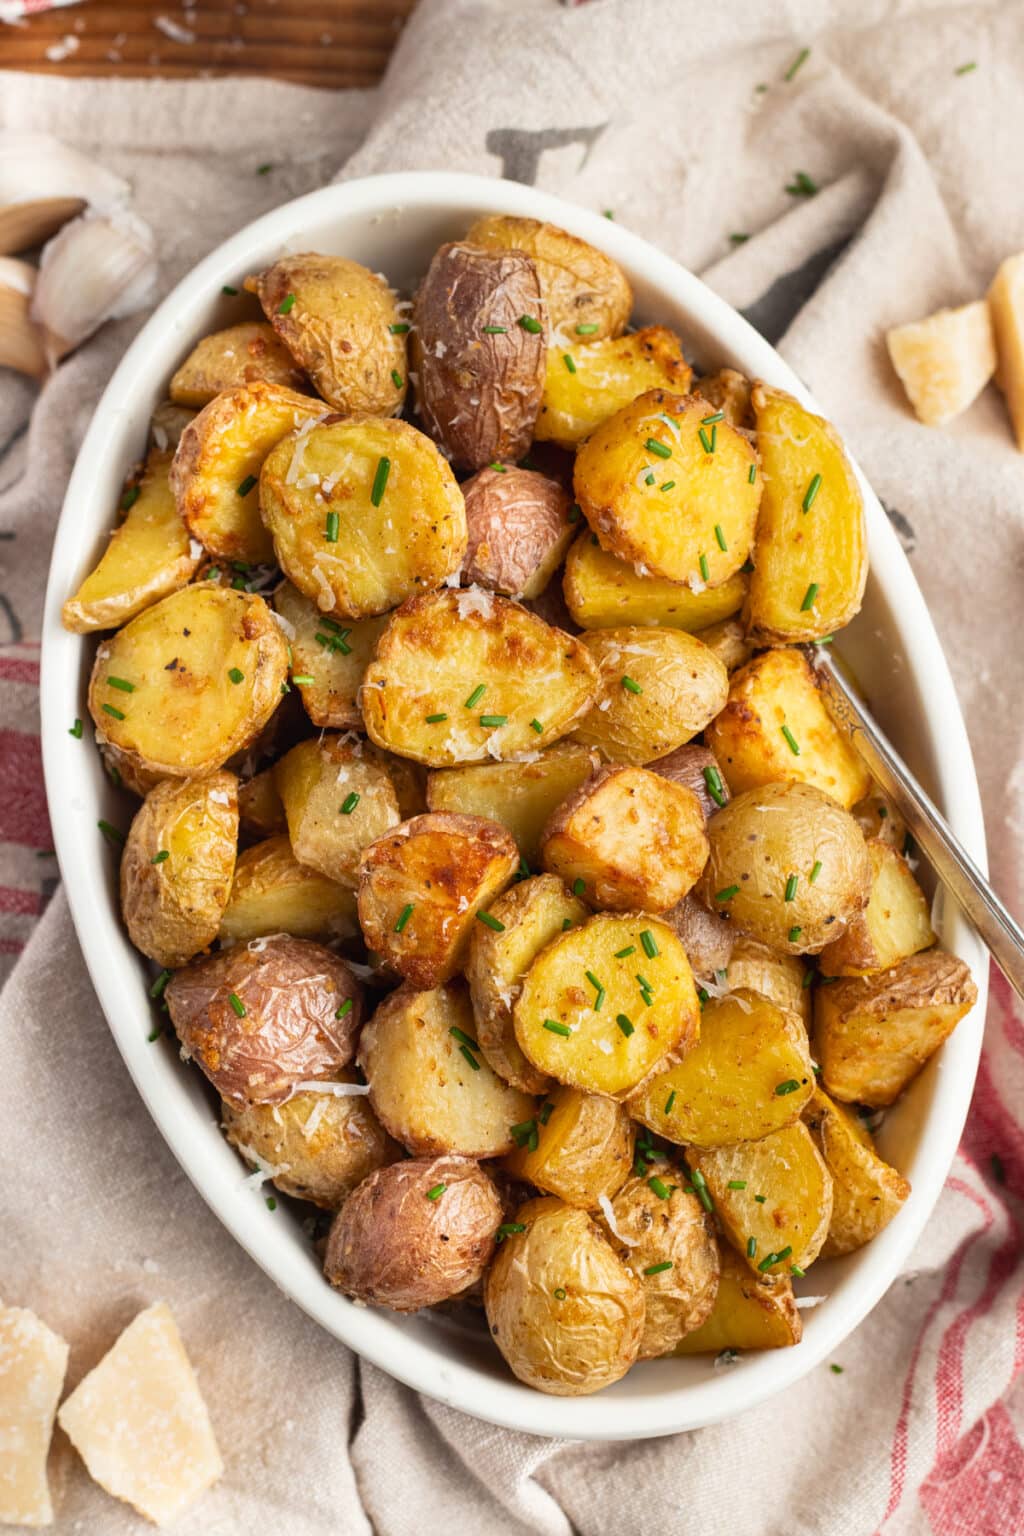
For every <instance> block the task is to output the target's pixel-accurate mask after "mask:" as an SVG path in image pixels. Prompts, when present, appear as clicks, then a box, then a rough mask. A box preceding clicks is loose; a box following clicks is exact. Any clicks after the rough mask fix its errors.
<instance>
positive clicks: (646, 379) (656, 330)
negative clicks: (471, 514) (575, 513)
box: [535, 325, 690, 448]
mask: <svg viewBox="0 0 1024 1536" xmlns="http://www.w3.org/2000/svg"><path fill="white" fill-rule="evenodd" d="M567 348H568V349H567ZM689 387H690V366H689V364H688V363H687V361H686V359H685V357H684V356H683V349H682V347H681V346H680V343H679V337H678V336H677V335H676V334H675V332H674V331H669V330H666V328H665V327H664V326H663V325H648V326H646V327H645V328H644V329H643V330H642V331H634V332H632V334H631V335H629V336H620V337H619V338H618V339H617V340H614V339H611V338H608V339H606V340H604V341H595V342H591V341H587V340H586V338H584V337H580V338H578V339H577V338H576V337H572V338H571V339H570V340H569V341H568V343H565V342H562V341H556V343H555V344H554V345H553V346H551V347H550V348H549V349H548V354H547V361H546V365H545V370H544V394H543V398H542V400H541V407H540V415H539V416H538V417H537V426H536V432H535V435H536V437H537V439H538V440H539V441H540V442H553V443H558V444H559V445H560V446H561V447H563V448H575V447H576V445H577V444H578V443H582V442H583V441H585V439H586V438H588V437H589V436H590V434H591V433H592V432H594V431H595V430H596V429H597V428H598V427H599V426H600V425H601V423H602V422H604V421H607V420H608V418H609V417H610V416H614V415H615V413H616V411H621V410H622V409H623V408H624V407H625V406H627V405H629V403H630V401H631V400H635V399H636V397H637V395H640V394H642V393H643V392H644V390H651V389H670V390H673V391H675V392H677V393H678V394H683V393H684V392H685V391H686V390H687V389H689Z"/></svg>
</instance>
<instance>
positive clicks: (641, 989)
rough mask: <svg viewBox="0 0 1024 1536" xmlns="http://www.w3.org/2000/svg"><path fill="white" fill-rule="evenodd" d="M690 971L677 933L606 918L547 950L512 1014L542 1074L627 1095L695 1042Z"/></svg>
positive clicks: (639, 919)
mask: <svg viewBox="0 0 1024 1536" xmlns="http://www.w3.org/2000/svg"><path fill="white" fill-rule="evenodd" d="M699 1016H700V1010H699V1006H698V1003H697V993H696V989H695V988H694V984H693V974H692V972H691V970H690V966H689V962H688V961H687V959H686V955H685V953H684V952H683V946H682V945H681V944H680V942H679V940H678V939H677V938H676V936H675V934H674V933H673V931H672V929H671V928H669V927H668V926H667V925H666V924H665V923H663V922H662V921H661V920H660V919H659V918H656V917H648V916H647V915H646V914H645V913H632V914H630V915H626V914H620V913H611V912H602V913H599V914H598V915H597V916H596V917H592V918H590V919H589V921H588V922H586V923H584V924H583V925H582V926H581V927H578V928H571V929H569V930H568V932H566V933H563V934H562V935H561V937H559V938H557V939H555V940H554V941H553V942H552V943H550V944H549V945H548V946H547V948H546V949H543V950H542V951H541V953H540V954H539V955H538V956H537V959H536V960H535V961H534V962H533V965H532V966H531V967H530V969H529V971H528V972H527V974H526V979H525V981H524V982H523V988H522V991H521V992H520V994H519V997H518V998H517V1000H516V1002H515V1005H514V1008H513V1019H514V1021H515V1031H516V1039H517V1040H518V1042H519V1045H520V1048H521V1049H522V1051H523V1054H524V1055H525V1056H526V1057H527V1059H528V1060H529V1061H532V1062H533V1065H534V1066H535V1067H536V1068H537V1069H538V1070H539V1071H541V1072H546V1073H547V1074H548V1075H549V1076H551V1077H554V1078H557V1079H558V1081H559V1082H560V1083H568V1084H569V1085H570V1086H571V1087H574V1088H581V1089H583V1090H584V1091H585V1092H587V1093H604V1094H608V1095H610V1096H611V1097H612V1098H625V1097H626V1095H627V1094H629V1093H630V1092H631V1090H632V1089H633V1088H635V1087H636V1086H637V1084H638V1083H639V1082H641V1080H642V1079H643V1078H645V1077H646V1076H647V1074H648V1073H649V1072H651V1071H653V1070H654V1068H655V1067H656V1066H657V1065H658V1063H659V1062H660V1061H661V1060H663V1059H664V1058H666V1057H668V1055H669V1054H670V1053H671V1052H673V1051H679V1052H681V1051H684V1050H686V1049H687V1048H688V1047H689V1046H691V1045H692V1044H693V1042H694V1041H695V1040H696V1038H697V1033H698V1029H699Z"/></svg>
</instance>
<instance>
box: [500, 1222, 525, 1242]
mask: <svg viewBox="0 0 1024 1536" xmlns="http://www.w3.org/2000/svg"><path fill="white" fill-rule="evenodd" d="M525 1231H526V1222H525V1221H503V1222H502V1224H501V1226H500V1227H499V1228H498V1232H497V1238H498V1242H499V1243H503V1242H504V1241H505V1239H506V1237H515V1235H516V1233H517V1232H525Z"/></svg>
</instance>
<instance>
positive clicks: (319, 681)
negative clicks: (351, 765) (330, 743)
mask: <svg viewBox="0 0 1024 1536" xmlns="http://www.w3.org/2000/svg"><path fill="white" fill-rule="evenodd" d="M274 608H275V611H276V612H277V613H279V614H280V615H281V617H282V618H283V619H284V621H285V623H286V624H287V625H288V626H289V630H288V631H286V633H288V639H289V644H290V645H291V648H292V682H293V683H294V685H295V686H296V687H297V688H298V690H299V693H300V694H301V696H302V702H303V704H304V705H305V709H306V714H307V715H308V716H309V718H310V719H311V720H312V722H313V724H314V725H319V726H324V727H325V728H326V729H328V730H345V729H361V728H362V724H363V716H362V712H361V711H360V708H359V689H360V688H361V686H362V682H363V674H364V673H365V671H366V668H367V667H368V666H369V663H370V658H371V657H372V656H373V651H374V647H375V646H376V644H377V641H378V639H379V638H380V635H381V633H382V631H383V629H384V626H385V624H386V623H387V621H388V616H387V614H380V615H379V616H378V617H377V618H373V619H347V620H345V622H344V623H342V622H340V621H339V620H337V619H333V618H329V617H327V616H326V615H324V614H322V613H321V612H320V610H319V608H318V607H317V606H316V604H315V603H314V602H311V601H310V599H309V598H308V597H304V596H303V594H302V593H301V592H300V591H298V589H297V588H296V587H293V586H292V584H291V582H290V581H285V582H282V584H281V585H280V586H279V587H278V589H277V591H276V592H275V593H274ZM292 631H293V633H292ZM309 679H312V681H309Z"/></svg>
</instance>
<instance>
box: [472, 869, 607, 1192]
mask: <svg viewBox="0 0 1024 1536" xmlns="http://www.w3.org/2000/svg"><path fill="white" fill-rule="evenodd" d="M488 913H489V916H490V920H491V922H490V923H487V924H485V923H481V922H478V923H476V925H475V926H474V929H473V932H472V934H471V936H470V941H469V957H468V959H467V961H466V980H467V981H468V982H469V991H470V996H471V997H472V999H473V1013H474V1015H475V1018H476V1037H477V1039H478V1040H479V1042H480V1049H481V1051H482V1052H483V1055H484V1059H485V1060H486V1061H487V1062H489V1063H490V1065H491V1066H492V1067H493V1068H494V1070H495V1072H497V1074H498V1076H499V1077H503V1078H504V1079H505V1081H506V1082H507V1083H512V1084H513V1086H514V1087H516V1088H521V1089H522V1090H523V1092H524V1093H543V1092H544V1090H545V1088H547V1087H548V1085H549V1083H550V1078H548V1077H547V1076H545V1074H544V1073H543V1072H538V1071H537V1069H536V1067H534V1066H533V1064H532V1063H531V1062H529V1061H527V1059H526V1057H525V1056H524V1055H523V1053H522V1051H521V1050H520V1049H519V1045H518V1042H517V1041H516V1033H515V1026H514V1024H513V1022H512V1008H513V1005H514V1003H515V1000H516V998H517V997H518V996H519V992H520V990H521V988H522V984H523V977H524V976H525V975H526V972H527V971H528V970H529V968H530V966H531V965H532V963H533V961H534V960H535V959H536V957H537V956H538V955H539V954H540V952H541V950H542V949H543V948H544V947H545V945H547V944H549V943H550V942H551V940H552V939H554V938H557V936H558V935H559V934H560V933H563V932H564V931H565V930H566V928H567V927H570V928H571V927H572V926H573V925H574V924H576V923H582V922H584V921H585V920H586V918H587V917H588V916H589V915H590V914H589V912H588V910H587V908H586V907H585V906H584V905H583V903H582V901H580V900H579V899H578V897H576V896H574V895H573V894H572V892H571V891H569V890H567V888H566V887H565V886H564V885H563V884H562V882H561V880H559V879H558V877H557V876H556V875H534V876H533V878H532V879H529V880H522V881H520V883H519V884H518V885H513V886H512V887H511V888H510V889H509V890H507V891H505V892H504V893H503V894H502V895H501V896H499V897H497V899H496V900H494V901H492V902H491V903H490V905H489V907H488ZM491 924H493V925H495V926H491ZM554 1193H560V1191H554Z"/></svg>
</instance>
